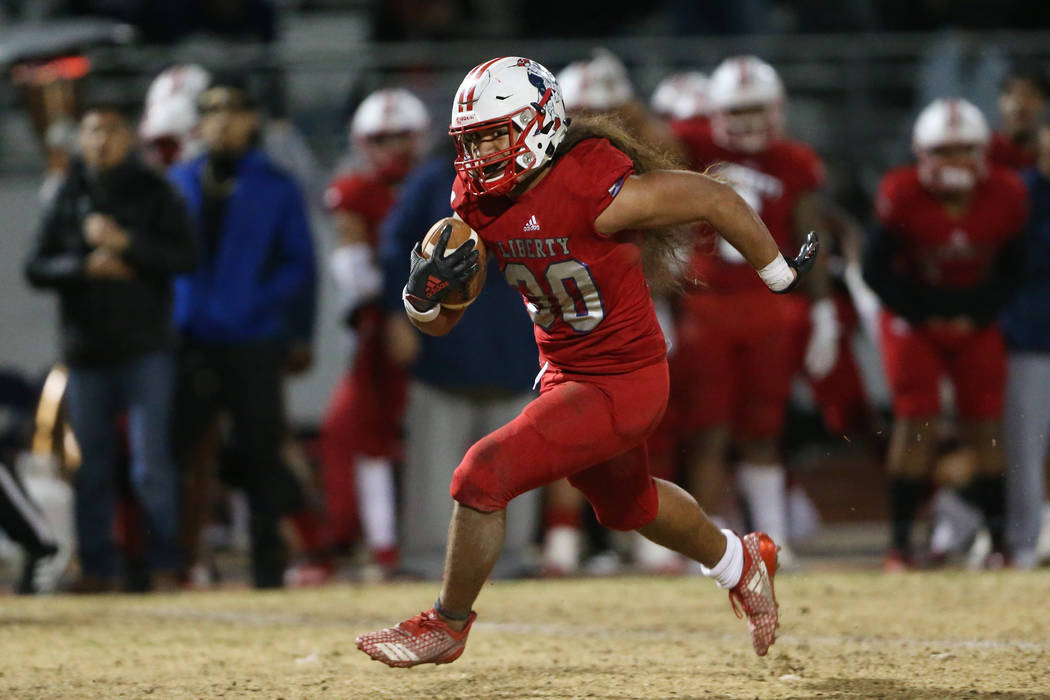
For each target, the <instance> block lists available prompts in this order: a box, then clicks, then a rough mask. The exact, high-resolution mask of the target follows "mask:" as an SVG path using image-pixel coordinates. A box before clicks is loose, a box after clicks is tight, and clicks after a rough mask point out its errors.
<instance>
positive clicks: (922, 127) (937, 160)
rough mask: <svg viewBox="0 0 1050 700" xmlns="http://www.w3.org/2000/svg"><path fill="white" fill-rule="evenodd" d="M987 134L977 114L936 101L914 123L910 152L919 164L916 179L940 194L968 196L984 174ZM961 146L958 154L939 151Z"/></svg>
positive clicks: (956, 102) (966, 106)
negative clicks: (946, 153) (962, 193)
mask: <svg viewBox="0 0 1050 700" xmlns="http://www.w3.org/2000/svg"><path fill="white" fill-rule="evenodd" d="M990 137H991V132H990V131H989V129H988V123H987V122H986V121H985V119H984V115H983V114H981V110H980V109H978V108H977V107H976V106H975V105H973V104H972V103H970V102H967V101H966V100H964V99H959V98H949V99H944V98H942V99H937V100H934V101H933V102H931V103H930V104H929V105H927V106H926V108H925V109H923V110H922V112H920V113H919V117H918V119H916V120H915V128H914V129H913V131H912V148H913V149H914V151H915V156H916V158H917V159H918V163H919V179H920V181H921V182H922V183H923V185H925V186H926V187H927V188H929V189H931V190H933V191H935V192H942V193H949V194H950V193H960V192H968V191H970V190H971V189H973V188H974V186H976V184H977V182H978V181H979V180H980V179H981V178H983V177H984V176H985V174H986V173H987V164H986V161H985V149H986V148H987V146H988V141H989V139H990ZM952 146H961V147H963V148H964V149H967V148H968V151H967V150H963V152H962V153H960V154H954V155H951V156H946V155H945V154H944V153H941V152H938V151H939V149H943V148H946V147H952Z"/></svg>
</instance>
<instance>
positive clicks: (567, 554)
mask: <svg viewBox="0 0 1050 700" xmlns="http://www.w3.org/2000/svg"><path fill="white" fill-rule="evenodd" d="M582 549H583V534H582V533H581V532H580V530H579V529H578V528H575V527H569V526H567V525H556V526H554V527H552V528H549V529H548V530H547V534H546V536H545V537H544V539H543V563H544V564H545V565H546V566H548V567H550V568H551V569H554V570H556V571H561V572H564V573H574V572H576V571H577V570H578V569H579V568H580V555H581V552H582Z"/></svg>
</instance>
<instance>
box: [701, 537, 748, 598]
mask: <svg viewBox="0 0 1050 700" xmlns="http://www.w3.org/2000/svg"><path fill="white" fill-rule="evenodd" d="M722 534H723V535H725V536H726V552H725V554H723V555H722V558H721V559H719V560H718V563H717V564H715V565H714V566H712V567H711V568H710V569H708V568H707V567H706V566H704V565H703V564H701V565H700V573H702V574H703V575H704V576H707V577H708V578H713V579H714V580H715V583H717V584H718V586H719V588H732V587H733V586H735V585H736V584H738V583H740V577H741V576H742V575H743V573H744V543H743V542H741V541H740V538H739V537H737V536H736V533H735V532H733V531H732V530H722Z"/></svg>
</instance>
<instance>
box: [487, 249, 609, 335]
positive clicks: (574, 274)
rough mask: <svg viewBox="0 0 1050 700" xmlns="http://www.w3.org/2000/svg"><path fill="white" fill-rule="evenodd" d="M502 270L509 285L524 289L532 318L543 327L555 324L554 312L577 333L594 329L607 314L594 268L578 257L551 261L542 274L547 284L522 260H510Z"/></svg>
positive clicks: (545, 328) (547, 327)
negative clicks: (593, 272) (595, 281)
mask: <svg viewBox="0 0 1050 700" xmlns="http://www.w3.org/2000/svg"><path fill="white" fill-rule="evenodd" d="M503 274H504V276H505V277H506V278H507V283H508V284H510V286H512V287H515V288H517V289H520V290H523V291H524V293H525V295H526V296H527V297H528V299H529V302H528V304H527V305H526V306H527V308H528V310H529V316H531V317H532V322H533V323H535V324H536V325H537V326H539V327H540V328H543V329H544V330H547V329H549V328H550V327H551V326H553V325H554V321H555V319H556V317H555V314H558V315H560V316H561V318H562V320H563V321H565V323H567V324H569V326H571V327H572V329H573V330H574V331H576V332H577V333H587V332H589V331H592V330H594V329H595V328H596V327H597V326H598V324H599V323H601V322H602V319H603V318H605V307H604V306H603V305H602V295H601V294H600V293H599V292H598V287H597V286H596V285H595V284H594V278H593V277H591V271H590V270H588V269H587V266H586V265H584V264H583V263H581V262H580V261H579V260H562V261H561V262H556V263H551V264H550V265H548V266H547V270H546V271H545V272H544V275H543V276H544V280H543V281H544V282H546V285H543V284H541V281H540V280H537V279H536V276H535V275H534V274H532V270H530V269H529V268H527V267H526V266H525V265H522V264H521V263H510V264H508V265H507V266H506V267H505V268H504V270H503ZM545 287H546V288H545ZM552 302H553V303H552Z"/></svg>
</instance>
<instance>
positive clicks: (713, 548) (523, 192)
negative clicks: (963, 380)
mask: <svg viewBox="0 0 1050 700" xmlns="http://www.w3.org/2000/svg"><path fill="white" fill-rule="evenodd" d="M449 131H450V133H451V135H452V137H453V139H454V141H455V143H456V148H457V151H458V157H457V159H456V163H455V164H456V169H457V171H458V177H457V179H456V181H455V183H454V186H453V193H452V206H453V209H454V210H455V211H456V213H457V214H458V216H460V217H461V218H462V219H463V220H464V221H466V222H467V223H468V224H469V225H470V226H471V227H472V228H473V229H474V230H476V231H477V232H478V233H479V235H480V236H481V238H482V240H483V241H484V242H485V245H486V247H487V249H488V251H489V254H490V255H495V256H496V258H497V260H498V261H499V264H500V267H501V268H502V270H503V273H504V275H505V277H506V279H507V281H508V283H509V284H511V285H512V286H514V287H516V288H518V289H519V290H520V291H521V294H522V297H523V298H524V302H525V306H526V309H527V311H528V313H529V314H530V316H531V317H532V319H533V321H534V323H535V335H536V342H537V345H538V346H539V351H540V362H541V363H542V369H541V372H540V377H539V383H540V395H539V397H538V398H536V399H535V400H534V401H533V402H532V403H531V404H529V405H528V406H527V407H526V408H525V410H524V411H523V412H522V414H521V415H520V416H519V417H518V418H516V419H515V420H513V421H511V422H510V423H509V424H507V425H506V426H504V427H502V428H500V429H499V430H496V431H495V432H493V433H491V434H490V435H488V436H486V437H484V438H482V439H481V440H480V441H478V442H477V443H475V444H474V446H473V447H471V448H470V450H468V452H467V454H466V455H465V457H464V458H463V461H462V462H461V463H460V465H459V466H458V468H457V469H456V471H455V473H454V476H453V479H452V485H451V489H450V491H451V495H452V498H453V499H454V501H455V507H454V511H453V516H452V522H451V524H450V526H449V534H448V548H447V557H446V563H445V574H444V578H443V581H442V586H441V593H440V596H439V597H438V599H437V601H436V602H435V603H434V605H433V607H431V608H430V609H428V610H426V611H424V612H422V613H420V614H418V615H416V616H414V617H412V618H410V619H408V620H406V621H404V622H402V623H400V624H399V625H397V626H396V627H391V628H387V629H383V630H379V631H377V632H372V633H369V634H365V635H362V636H360V637H358V639H357V646H358V648H360V649H361V650H362V651H364V652H365V653H367V654H368V655H369V656H371V657H372V658H373V659H375V660H377V661H381V662H383V663H385V664H387V665H388V666H401V667H404V666H415V665H418V664H424V663H436V664H442V663H449V662H451V661H454V660H455V659H457V658H458V657H459V656H460V654H462V653H463V649H464V646H465V644H466V639H467V634H468V633H469V631H470V628H471V625H472V624H473V622H474V620H475V618H476V613H475V612H474V611H473V606H474V602H475V600H476V598H477V596H478V594H479V593H480V591H481V587H482V585H483V584H484V582H485V580H486V578H487V577H488V575H489V572H490V571H491V570H492V567H493V565H494V564H495V562H496V560H497V558H498V556H499V552H500V548H501V545H502V541H503V534H504V526H505V520H504V519H505V508H506V505H507V503H508V502H509V501H510V500H511V499H513V498H514V497H515V496H517V495H519V494H522V493H524V492H526V491H529V490H531V489H534V488H538V487H540V486H543V485H545V484H549V483H551V482H552V481H555V480H556V479H560V478H563V477H568V479H569V480H570V482H571V483H572V484H573V485H574V486H575V487H576V488H578V489H580V491H582V492H583V494H584V496H586V498H587V500H588V501H589V502H590V503H591V506H592V507H593V509H594V511H595V514H596V516H597V519H598V520H599V522H601V523H602V524H604V525H605V526H606V527H609V528H613V529H618V530H637V531H638V532H640V533H641V534H642V535H644V536H645V537H648V538H649V539H651V540H653V541H654V542H657V543H658V544H661V545H664V546H666V547H668V548H671V549H674V550H675V551H677V552H680V553H681V554H683V555H685V556H687V557H689V558H691V559H694V560H696V561H697V562H699V563H700V564H701V565H702V566H703V571H704V573H705V574H706V575H708V576H710V577H711V578H713V579H714V580H715V581H716V582H717V583H718V585H720V586H722V587H723V588H726V589H729V591H730V599H731V601H732V602H733V605H734V609H735V610H737V613H738V615H744V614H746V615H747V619H748V626H749V628H750V631H751V641H752V644H753V647H754V650H755V652H756V653H757V654H759V655H764V654H765V653H766V652H767V650H768V649H769V646H770V645H771V644H772V643H773V641H774V638H775V635H776V629H777V625H778V611H777V602H776V598H775V596H774V591H773V575H774V573H775V571H776V567H777V553H776V551H777V545H776V544H775V543H774V542H773V540H772V539H770V538H769V536H768V535H766V534H765V533H760V532H753V533H750V534H747V535H745V536H744V537H738V536H737V535H736V534H735V533H733V532H732V531H729V530H719V529H718V528H717V527H716V526H715V525H714V524H712V522H711V521H710V520H709V519H708V518H707V516H706V515H705V514H704V512H703V510H701V508H700V506H699V505H698V504H697V502H696V501H695V500H694V499H693V498H692V497H691V496H690V495H689V494H688V493H686V492H685V491H683V490H682V489H680V488H678V487H677V486H675V485H673V484H671V483H670V482H667V481H663V480H659V479H653V478H652V477H651V476H650V475H649V473H648V469H647V455H646V442H645V441H646V437H647V436H648V435H649V433H650V432H651V431H652V430H653V429H654V427H655V426H656V425H657V424H658V423H659V421H660V419H661V417H662V415H663V412H664V409H665V407H666V405H667V395H668V377H667V362H666V357H665V354H666V346H665V344H664V338H663V335H662V333H661V332H660V326H659V325H658V323H657V320H656V315H655V313H654V311H653V303H652V300H651V299H650V296H649V287H648V285H647V280H648V281H650V282H656V281H657V279H658V278H659V277H660V276H661V274H668V268H667V267H666V265H667V263H668V257H667V255H663V256H661V255H659V253H660V252H661V251H664V252H670V251H671V249H672V245H671V244H672V242H673V241H676V240H677V238H676V237H675V236H673V235H671V234H670V233H669V232H668V228H667V227H673V226H677V225H680V224H689V223H694V222H698V221H707V222H709V223H710V224H711V225H712V226H713V227H715V228H716V229H717V230H719V231H720V232H721V233H722V235H723V236H725V238H726V239H727V240H728V241H730V242H731V243H732V244H733V245H734V246H735V247H736V248H737V249H738V250H739V251H740V253H741V255H743V256H744V258H745V259H746V260H747V261H748V263H749V264H750V265H751V267H752V268H754V269H755V270H757V271H758V274H759V276H760V277H761V278H762V279H763V280H764V281H765V283H766V284H767V285H768V287H769V288H770V289H771V290H773V291H774V292H788V291H790V290H791V289H793V288H794V287H795V286H796V284H797V283H798V281H799V279H800V278H801V276H802V275H803V274H804V273H805V272H806V271H807V270H808V269H809V267H810V266H811V265H812V263H813V260H814V258H815V255H816V249H817V243H816V240H815V238H814V239H813V240H811V241H808V242H807V244H806V245H805V246H804V247H803V249H802V251H801V252H800V254H799V255H798V257H797V258H795V259H793V260H786V259H785V258H784V256H783V255H782V254H781V252H780V251H779V249H778V248H777V245H776V242H775V241H774V240H773V238H772V237H771V236H770V235H769V232H768V231H767V230H766V227H765V225H764V224H762V221H761V219H759V218H758V216H756V215H755V213H754V212H753V211H752V210H751V208H750V207H748V205H747V203H746V202H744V200H743V199H742V198H741V197H740V196H739V195H737V194H736V192H734V191H733V189H732V188H731V187H729V186H728V185H725V184H723V183H721V182H719V181H717V180H715V179H712V178H710V177H707V176H705V175H701V174H698V173H693V172H686V171H672V170H660V169H659V168H658V164H659V161H658V159H657V158H656V157H655V156H653V155H652V154H651V153H650V152H648V151H647V150H646V149H645V148H644V147H643V146H641V145H640V144H638V143H637V142H635V141H633V140H632V139H631V138H630V137H629V136H627V135H626V134H625V133H623V132H622V131H620V130H618V129H617V128H615V127H613V126H610V125H608V124H607V123H606V122H602V121H600V120H598V119H595V120H592V121H587V122H584V121H581V122H580V123H574V124H572V125H571V126H570V124H569V123H568V121H567V120H566V117H565V111H564V105H563V102H562V97H561V91H560V89H559V86H558V84H557V82H556V81H555V79H554V77H553V76H552V75H551V74H550V72H549V71H547V69H545V68H544V67H543V66H541V65H540V64H538V63H536V62H535V61H531V60H529V59H527V58H518V57H503V58H496V59H493V60H491V61H487V62H485V63H482V64H481V65H479V66H477V67H475V68H474V69H473V70H471V71H470V72H469V73H468V74H467V76H466V78H464V80H463V83H462V84H461V85H460V88H459V90H458V92H457V93H456V97H455V100H454V102H453V105H452V120H451V126H450V129H449ZM450 232H451V227H448V229H446V233H445V234H443V236H442V239H439V241H438V245H437V247H436V248H435V251H434V254H433V255H431V256H430V257H429V258H426V259H424V258H423V257H422V256H421V255H420V251H419V249H418V248H417V249H416V251H414V253H413V256H412V269H411V272H410V275H409V280H408V284H407V285H406V287H405V292H404V300H405V311H406V313H407V314H408V316H409V317H410V318H411V319H412V321H413V323H414V324H415V325H416V326H417V327H418V328H419V329H420V330H422V331H423V332H424V333H429V334H442V333H445V332H447V331H448V330H449V329H450V328H451V327H452V326H453V325H454V324H455V323H456V321H457V320H458V319H459V317H460V315H461V314H462V313H463V311H462V310H459V311H453V310H451V309H443V308H442V305H441V300H442V298H443V295H444V294H445V293H447V292H446V290H448V289H452V288H455V287H458V286H461V285H463V284H465V283H466V282H467V281H469V279H470V277H471V276H472V275H473V273H474V270H475V269H476V266H477V263H476V259H477V251H475V250H473V246H472V245H471V244H464V245H462V246H460V247H458V248H457V249H456V250H455V251H454V252H452V253H449V254H448V255H446V254H445V243H446V242H447V240H448V236H449V234H450ZM654 253H655V254H654ZM643 259H645V260H647V261H650V262H651V263H652V264H651V265H650V266H649V267H648V268H647V269H645V270H644V271H643ZM661 262H662V263H664V267H663V268H661V267H660V266H659V263H661Z"/></svg>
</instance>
